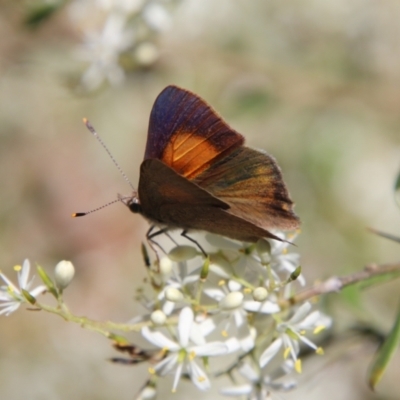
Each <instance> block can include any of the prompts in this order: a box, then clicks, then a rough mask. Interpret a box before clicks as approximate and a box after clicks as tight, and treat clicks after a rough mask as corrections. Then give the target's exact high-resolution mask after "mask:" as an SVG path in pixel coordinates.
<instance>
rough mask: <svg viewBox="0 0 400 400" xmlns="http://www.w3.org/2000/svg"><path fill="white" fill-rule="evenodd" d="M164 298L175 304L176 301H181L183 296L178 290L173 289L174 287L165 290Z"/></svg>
mask: <svg viewBox="0 0 400 400" xmlns="http://www.w3.org/2000/svg"><path fill="white" fill-rule="evenodd" d="M165 298H166V299H167V300H168V301H172V302H173V303H177V302H178V301H181V300H183V294H182V292H181V291H180V290H178V289H175V288H174V287H168V288H166V289H165Z"/></svg>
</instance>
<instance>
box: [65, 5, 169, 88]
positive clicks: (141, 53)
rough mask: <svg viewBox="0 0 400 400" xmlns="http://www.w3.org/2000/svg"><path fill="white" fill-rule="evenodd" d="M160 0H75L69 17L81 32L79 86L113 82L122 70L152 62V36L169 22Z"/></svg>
mask: <svg viewBox="0 0 400 400" xmlns="http://www.w3.org/2000/svg"><path fill="white" fill-rule="evenodd" d="M172 3H173V1H171V0H170V1H162V0H75V1H73V2H72V4H71V5H70V7H69V10H70V16H71V20H72V22H73V24H74V26H75V27H76V29H77V30H79V31H80V32H82V33H83V38H82V44H81V45H80V47H79V49H78V50H77V52H76V54H77V56H78V58H80V59H81V60H82V61H83V62H84V63H85V64H86V70H85V71H84V73H83V75H82V77H81V82H80V83H81V86H82V87H83V88H84V89H85V90H87V91H91V90H95V89H97V88H98V87H99V86H100V85H102V84H103V83H104V82H108V83H110V84H112V85H117V84H120V83H121V82H122V80H123V79H124V76H125V71H126V70H129V69H134V68H137V67H148V66H150V65H152V64H153V63H154V62H155V61H156V60H157V59H158V56H159V52H158V49H157V46H156V45H155V43H154V37H155V36H156V35H157V34H158V33H160V32H163V31H165V30H167V29H168V28H169V27H170V25H171V17H170V13H169V11H168V6H171V5H172Z"/></svg>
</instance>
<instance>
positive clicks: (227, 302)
mask: <svg viewBox="0 0 400 400" xmlns="http://www.w3.org/2000/svg"><path fill="white" fill-rule="evenodd" d="M243 298H244V295H243V293H242V292H231V293H228V294H227V295H226V296H225V297H224V298H223V299H222V300H221V301H220V302H219V306H220V307H221V308H222V309H223V310H233V309H235V308H237V307H239V306H241V305H242V303H243Z"/></svg>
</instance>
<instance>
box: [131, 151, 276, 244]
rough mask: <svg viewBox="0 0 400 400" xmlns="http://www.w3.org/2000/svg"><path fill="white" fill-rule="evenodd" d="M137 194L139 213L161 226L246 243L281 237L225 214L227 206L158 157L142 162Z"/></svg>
mask: <svg viewBox="0 0 400 400" xmlns="http://www.w3.org/2000/svg"><path fill="white" fill-rule="evenodd" d="M139 196H140V203H141V206H142V214H143V215H144V216H145V217H146V218H148V219H149V220H151V221H152V222H155V223H159V224H161V225H167V226H169V227H171V228H181V229H195V230H204V231H208V232H212V233H216V234H219V235H223V236H227V237H230V238H232V239H237V240H242V241H246V242H256V241H257V240H258V239H260V238H265V237H269V238H273V239H277V240H281V239H280V238H278V237H277V236H275V235H273V234H271V233H270V232H268V231H267V230H265V229H262V228H261V227H258V226H256V225H254V224H252V223H251V222H249V221H247V220H245V219H242V218H240V217H237V216H235V215H232V214H230V213H228V209H229V205H227V204H226V203H225V202H223V201H222V200H220V199H217V198H216V197H215V196H213V195H212V194H210V193H209V192H208V191H206V190H204V189H202V188H201V187H199V186H198V185H197V184H195V183H194V182H191V181H189V180H188V179H186V178H184V177H183V176H181V175H180V174H178V173H177V172H176V171H174V170H173V169H172V168H170V167H168V166H167V165H165V164H164V163H163V162H161V161H159V160H157V159H149V160H144V161H143V162H142V165H141V167H140V180H139Z"/></svg>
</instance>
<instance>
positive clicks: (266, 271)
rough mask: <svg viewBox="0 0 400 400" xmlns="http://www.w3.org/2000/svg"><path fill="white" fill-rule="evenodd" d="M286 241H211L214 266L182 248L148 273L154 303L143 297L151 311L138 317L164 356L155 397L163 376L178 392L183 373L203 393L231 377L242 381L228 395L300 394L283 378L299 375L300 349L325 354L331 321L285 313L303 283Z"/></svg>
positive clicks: (156, 371) (305, 307)
mask: <svg viewBox="0 0 400 400" xmlns="http://www.w3.org/2000/svg"><path fill="white" fill-rule="evenodd" d="M281 237H282V242H278V241H276V240H272V241H266V240H261V241H259V242H258V243H256V244H248V243H239V242H236V241H232V240H229V239H226V238H222V237H219V236H214V235H207V236H206V239H207V241H208V242H209V244H211V245H212V246H214V247H215V248H217V249H218V250H215V249H214V251H213V250H211V251H210V250H208V254H209V257H208V258H206V259H205V258H204V256H203V255H202V253H201V252H200V251H198V250H197V249H196V248H195V247H192V246H183V245H181V246H177V247H175V248H174V249H172V250H171V251H170V252H169V253H168V256H167V257H164V258H162V259H161V260H159V262H158V263H156V265H155V267H153V268H150V269H149V275H150V281H151V283H152V285H151V288H152V290H153V291H154V299H153V300H148V298H149V297H148V295H146V296H147V297H146V298H145V291H144V290H141V291H140V294H141V295H140V297H141V300H142V302H143V303H144V304H145V305H146V306H147V308H148V309H149V311H150V313H149V314H148V315H147V316H142V317H140V320H141V321H142V322H147V321H148V322H149V324H150V325H149V326H146V327H144V328H143V329H142V335H143V337H144V338H145V339H146V340H148V341H149V342H150V343H151V344H153V345H154V346H156V347H158V348H159V349H160V351H161V353H162V354H163V357H161V359H158V360H157V361H156V362H155V363H154V364H153V365H151V367H150V368H149V372H150V374H151V376H152V377H151V382H152V390H154V389H155V387H156V384H155V381H156V380H155V377H157V376H166V375H168V374H171V375H173V376H174V378H173V383H172V391H173V392H175V391H176V390H177V387H178V383H179V379H180V377H181V376H183V372H185V373H186V376H188V377H190V379H191V381H192V382H193V384H194V385H195V386H196V387H197V388H199V389H200V390H207V389H209V388H210V385H211V382H210V381H211V379H210V378H211V377H216V376H221V375H224V374H225V375H227V376H229V377H231V378H233V377H234V376H237V379H234V383H235V385H234V386H232V387H227V388H224V389H222V390H221V393H222V394H224V395H227V396H243V395H245V396H247V398H248V399H264V398H268V396H269V395H270V394H271V392H272V391H275V390H289V389H291V388H293V387H294V386H295V382H294V381H288V382H282V381H281V378H282V377H283V376H284V375H287V374H289V373H292V372H297V373H300V372H301V359H300V351H301V344H303V345H305V346H308V347H309V348H311V349H312V350H314V351H315V352H316V353H317V354H322V353H323V351H322V348H320V347H318V345H317V344H315V343H314V341H313V340H312V338H311V337H312V336H313V335H316V334H317V333H319V332H320V331H322V330H323V329H326V328H328V327H329V326H330V324H331V321H330V319H329V318H328V317H327V316H325V315H323V314H322V313H321V312H319V311H317V310H313V307H312V306H311V304H310V303H309V302H305V303H303V304H299V305H295V306H293V307H290V308H288V307H287V304H288V302H287V300H288V298H289V297H290V296H291V295H292V294H293V292H294V290H295V287H294V285H298V286H302V285H304V283H305V281H304V278H303V276H302V275H301V269H300V266H299V256H298V254H296V253H291V252H289V249H291V248H292V247H293V246H291V245H290V243H289V242H288V241H286V238H285V237H283V236H281ZM290 240H293V238H290ZM210 357H213V359H212V362H211V360H209V358H210ZM278 379H279V381H277V380H278ZM238 382H242V383H241V384H238ZM147 389H148V388H146V390H147ZM140 396H142V395H140ZM139 398H141V397H139Z"/></svg>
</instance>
